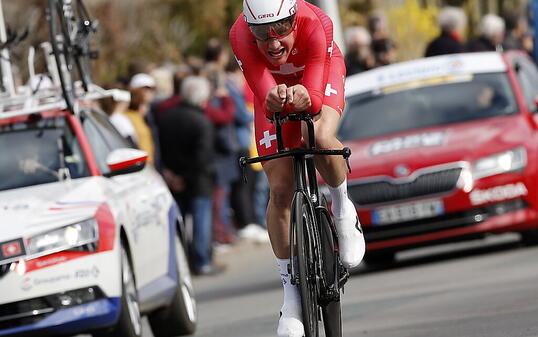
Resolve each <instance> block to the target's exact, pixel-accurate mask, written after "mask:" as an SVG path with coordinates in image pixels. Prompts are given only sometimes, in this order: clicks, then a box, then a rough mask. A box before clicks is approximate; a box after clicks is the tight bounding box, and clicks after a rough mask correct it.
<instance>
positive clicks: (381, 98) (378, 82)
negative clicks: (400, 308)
mask: <svg viewBox="0 0 538 337" xmlns="http://www.w3.org/2000/svg"><path fill="white" fill-rule="evenodd" d="M537 95H538V71H537V70H536V67H535V65H534V64H533V63H532V62H531V60H530V59H529V58H528V57H527V56H526V55H525V54H523V53H518V52H509V53H504V54H502V53H495V52H491V53H472V54H456V55H446V56H439V57H431V58H425V59H419V60H414V61H409V62H403V63H399V64H394V65H389V66H385V67H381V68H377V69H374V70H370V71H367V72H364V73H361V74H357V75H354V76H351V77H348V78H347V81H346V101H347V109H346V111H345V113H344V116H343V119H342V122H341V125H340V127H339V130H338V135H339V138H340V139H341V140H342V141H343V142H344V143H345V145H346V146H348V147H350V148H351V150H352V153H353V154H352V156H351V158H350V160H351V168H352V172H351V174H350V176H349V178H348V184H349V186H348V187H349V194H350V197H351V199H352V200H353V201H354V203H355V205H356V208H357V212H358V214H359V218H360V220H361V223H362V226H363V229H364V233H365V238H366V241H367V254H366V257H365V259H366V262H375V263H380V262H389V261H391V260H392V259H393V258H394V255H395V252H397V251H400V250H404V249H408V248H412V247H417V246H422V245H430V244H433V243H437V242H446V241H452V240H463V239H466V238H476V237H481V236H483V235H484V234H487V233H503V232H521V233H522V234H523V238H524V239H525V240H528V241H536V238H537V234H536V228H537V227H538V189H537V186H536V183H535V182H536V180H537V178H538V176H537V173H538V114H537V110H538V109H537V98H538V96H537Z"/></svg>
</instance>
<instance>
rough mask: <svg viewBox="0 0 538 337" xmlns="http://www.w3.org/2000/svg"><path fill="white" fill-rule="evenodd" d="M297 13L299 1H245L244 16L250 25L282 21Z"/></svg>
mask: <svg viewBox="0 0 538 337" xmlns="http://www.w3.org/2000/svg"><path fill="white" fill-rule="evenodd" d="M296 11H297V0H243V15H244V17H245V21H246V22H247V23H248V24H249V25H261V24H266V23H272V22H276V21H280V20H282V19H286V18H288V17H290V16H293V15H294V14H295V12H296Z"/></svg>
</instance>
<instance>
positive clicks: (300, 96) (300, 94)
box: [286, 84, 312, 111]
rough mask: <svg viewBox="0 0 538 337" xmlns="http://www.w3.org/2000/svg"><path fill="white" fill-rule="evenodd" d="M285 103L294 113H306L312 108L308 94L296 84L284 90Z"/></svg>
mask: <svg viewBox="0 0 538 337" xmlns="http://www.w3.org/2000/svg"><path fill="white" fill-rule="evenodd" d="M286 101H287V103H288V104H289V105H290V106H291V107H292V108H293V110H295V111H308V110H309V109H310V107H311V106H312V102H311V101H310V94H308V90H306V88H305V87H304V86H302V85H301V84H296V85H294V86H293V87H289V88H288V89H287V90H286Z"/></svg>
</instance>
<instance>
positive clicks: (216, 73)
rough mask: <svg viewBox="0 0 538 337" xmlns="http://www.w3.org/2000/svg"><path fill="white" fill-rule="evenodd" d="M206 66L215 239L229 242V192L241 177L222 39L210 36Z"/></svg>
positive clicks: (225, 54) (234, 110)
mask: <svg viewBox="0 0 538 337" xmlns="http://www.w3.org/2000/svg"><path fill="white" fill-rule="evenodd" d="M205 61H206V66H205V68H204V73H205V75H206V76H207V78H208V79H209V82H210V84H211V92H212V93H211V96H210V99H209V103H208V104H207V107H206V114H207V116H208V118H209V119H210V120H211V121H212V122H213V126H214V128H215V166H216V169H217V187H216V189H215V195H214V200H213V212H214V218H213V223H214V229H213V230H214V241H215V244H216V246H217V247H220V246H219V244H230V243H233V242H234V241H235V233H234V232H235V231H234V229H233V224H232V217H231V213H230V207H231V204H230V193H231V188H232V184H233V183H234V182H235V181H237V180H240V178H241V175H240V169H239V164H238V162H237V154H238V152H239V147H240V145H239V142H238V139H237V132H236V129H235V114H236V107H235V104H234V101H233V99H232V97H231V96H230V92H229V91H228V89H227V88H226V73H225V67H226V65H227V64H228V62H229V54H228V51H227V50H226V48H225V47H224V45H223V44H222V42H221V41H220V40H218V39H215V38H212V39H210V40H209V41H208V43H207V45H206V51H205Z"/></svg>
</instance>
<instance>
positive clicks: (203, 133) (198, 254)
mask: <svg viewBox="0 0 538 337" xmlns="http://www.w3.org/2000/svg"><path fill="white" fill-rule="evenodd" d="M210 91H211V89H210V84H209V82H208V80H207V79H206V78H204V77H200V76H188V77H187V78H185V79H184V80H183V81H182V85H181V90H180V95H181V102H180V103H179V104H177V105H173V106H170V107H168V108H167V109H166V110H163V111H160V112H159V115H158V118H157V119H156V122H157V126H158V128H159V140H160V146H161V153H162V161H163V165H164V166H165V167H166V168H167V169H168V170H169V171H170V173H171V174H172V175H171V176H166V175H165V179H166V180H167V183H168V186H169V187H170V189H171V191H172V194H173V195H174V198H175V199H176V202H177V203H178V205H179V207H180V209H181V211H182V212H183V213H184V215H186V214H191V215H192V220H193V243H192V268H193V272H194V273H195V274H196V275H212V274H216V273H219V272H221V271H222V270H223V269H222V268H221V267H219V266H215V265H214V264H213V263H212V259H211V240H212V199H213V191H214V186H215V166H214V131H213V125H212V123H211V122H210V121H209V119H208V118H207V117H206V115H205V111H204V108H205V106H206V104H207V102H208V100H209V95H210Z"/></svg>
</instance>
